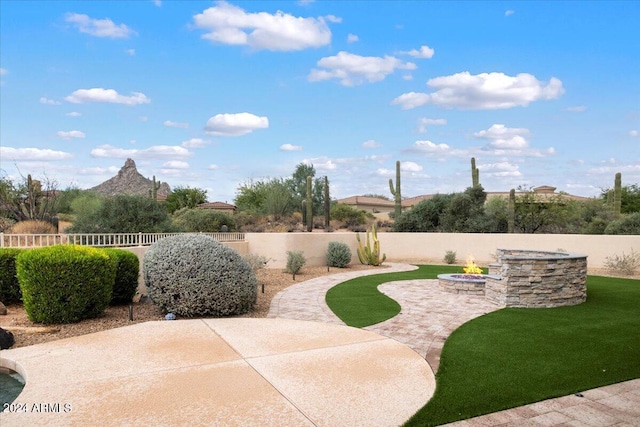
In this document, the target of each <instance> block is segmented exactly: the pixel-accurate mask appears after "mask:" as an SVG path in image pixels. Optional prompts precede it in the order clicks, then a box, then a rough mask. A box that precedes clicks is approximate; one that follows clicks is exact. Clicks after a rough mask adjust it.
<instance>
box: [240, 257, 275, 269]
mask: <svg viewBox="0 0 640 427" xmlns="http://www.w3.org/2000/svg"><path fill="white" fill-rule="evenodd" d="M243 258H244V260H245V261H247V263H249V265H250V266H251V269H252V270H253V271H258V270H262V269H263V268H265V267H266V266H267V263H268V262H269V258H267V257H266V256H264V255H258V254H246V255H245V256H243Z"/></svg>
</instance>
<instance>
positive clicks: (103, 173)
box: [0, 0, 640, 202]
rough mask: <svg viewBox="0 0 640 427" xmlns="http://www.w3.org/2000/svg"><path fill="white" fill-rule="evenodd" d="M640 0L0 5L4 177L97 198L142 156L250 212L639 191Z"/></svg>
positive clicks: (152, 167)
mask: <svg viewBox="0 0 640 427" xmlns="http://www.w3.org/2000/svg"><path fill="white" fill-rule="evenodd" d="M639 21H640V2H634V1H621V2H614V1H607V2H604V1H602V2H598V1H587V2H580V1H570V2H560V1H552V2H532V1H527V2H500V1H493V2H481V1H477V2H444V1H439V2H428V1H424V2H418V1H393V2H392V1H367V2H365V1H321V0H318V1H297V2H296V1H289V2H270V1H244V2H235V1H234V2H210V1H207V2H201V1H184V2H179V1H166V0H164V1H151V0H150V1H145V0H140V1H135V2H125V1H117V2H116V1H111V2H100V1H84V2H80V1H70V2H66V1H43V2H38V1H29V2H26V1H11V0H8V1H7V0H3V1H1V2H0V36H1V43H0V46H1V48H0V74H1V75H0V80H1V85H0V169H1V173H2V174H3V175H5V176H9V177H11V178H13V179H15V178H18V177H19V176H20V174H23V175H26V174H27V173H31V174H32V175H34V176H35V177H45V176H46V177H48V178H49V179H55V180H56V181H57V182H58V186H59V187H60V188H66V187H68V186H77V187H80V188H89V187H92V186H94V185H97V184H99V183H101V182H103V181H105V180H107V179H108V178H110V177H112V176H114V175H115V174H116V173H117V171H118V170H119V169H120V168H121V167H122V166H123V165H124V162H125V160H126V158H128V157H130V158H133V159H134V160H135V161H136V164H137V166H138V170H139V171H140V173H142V174H143V175H145V176H147V177H152V176H153V175H155V176H156V178H157V179H159V180H162V181H166V182H168V183H169V184H170V185H171V186H172V187H176V186H191V187H199V188H203V189H206V190H207V193H208V198H209V200H210V201H214V200H221V201H229V202H231V201H232V200H233V199H234V197H235V193H236V190H237V188H238V186H239V185H240V184H242V183H245V182H248V181H250V180H252V179H253V180H256V179H262V178H274V177H287V176H290V175H291V173H292V172H293V170H294V169H295V166H296V165H297V164H299V163H300V162H310V163H312V164H313V165H314V167H315V168H316V171H317V173H318V175H319V176H324V175H327V176H328V177H329V180H330V182H331V185H332V187H331V191H332V197H334V198H341V197H348V196H351V195H359V194H364V193H379V194H384V195H389V196H390V193H389V188H388V179H389V178H392V177H393V178H394V177H395V161H396V160H400V161H401V162H402V193H403V196H405V197H411V196H416V195H420V194H432V193H438V192H439V193H449V192H456V191H463V190H464V189H465V188H466V187H468V186H469V185H470V183H471V173H470V158H471V157H472V156H474V157H475V158H476V162H477V165H478V168H479V169H480V181H481V183H482V185H483V186H484V188H485V189H486V190H487V191H508V190H509V189H510V188H516V187H518V186H524V187H535V186H539V185H552V186H555V187H557V189H558V191H566V192H569V193H571V194H577V195H582V196H596V195H598V194H600V191H601V189H602V188H608V187H612V186H613V181H614V175H615V173H616V172H621V173H622V180H623V185H630V184H635V183H639V182H640V27H639V26H638V22H639Z"/></svg>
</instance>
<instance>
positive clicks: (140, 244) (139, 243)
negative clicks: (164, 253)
mask: <svg viewBox="0 0 640 427" xmlns="http://www.w3.org/2000/svg"><path fill="white" fill-rule="evenodd" d="M138 246H142V231H138Z"/></svg>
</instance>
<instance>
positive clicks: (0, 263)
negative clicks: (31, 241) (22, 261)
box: [0, 248, 24, 304]
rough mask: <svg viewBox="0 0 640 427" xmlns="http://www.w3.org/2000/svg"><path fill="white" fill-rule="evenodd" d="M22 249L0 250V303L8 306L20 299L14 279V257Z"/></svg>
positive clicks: (15, 279)
mask: <svg viewBox="0 0 640 427" xmlns="http://www.w3.org/2000/svg"><path fill="white" fill-rule="evenodd" d="M22 252H24V249H14V248H2V249H0V302H3V303H5V304H9V303H12V302H17V301H20V300H21V299H22V293H21V292H20V285H19V284H18V278H17V277H16V257H17V256H18V255H19V254H20V253H22Z"/></svg>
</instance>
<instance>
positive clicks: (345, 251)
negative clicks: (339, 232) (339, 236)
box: [327, 242, 351, 268]
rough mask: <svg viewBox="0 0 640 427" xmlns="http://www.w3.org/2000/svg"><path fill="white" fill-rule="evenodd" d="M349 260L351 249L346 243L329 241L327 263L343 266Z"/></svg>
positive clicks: (347, 263)
mask: <svg viewBox="0 0 640 427" xmlns="http://www.w3.org/2000/svg"><path fill="white" fill-rule="evenodd" d="M350 262H351V249H349V246H348V245H347V244H346V243H342V242H329V247H328V248H327V265H328V266H329V267H338V268H345V267H346V266H347V265H349V263H350Z"/></svg>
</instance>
